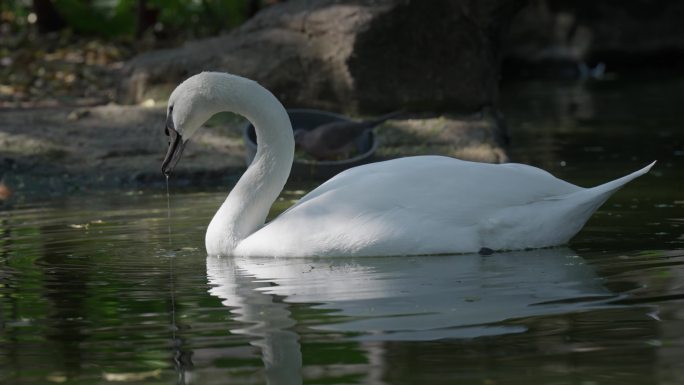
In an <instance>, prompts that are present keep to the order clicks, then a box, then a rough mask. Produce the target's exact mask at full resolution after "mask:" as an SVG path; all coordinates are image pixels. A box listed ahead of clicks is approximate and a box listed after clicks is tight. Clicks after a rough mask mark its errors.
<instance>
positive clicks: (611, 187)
mask: <svg viewBox="0 0 684 385" xmlns="http://www.w3.org/2000/svg"><path fill="white" fill-rule="evenodd" d="M655 164H656V161H653V162H652V163H651V164H649V165H648V166H646V167H644V168H642V169H641V170H637V171H634V172H633V173H631V174H629V175H625V176H623V177H622V178H618V179H615V180H612V181H610V182H607V183H604V184H602V185H599V186H596V187H593V188H590V189H589V191H591V192H593V193H594V194H596V195H604V194H608V195H610V194H612V193H613V192H615V191H616V190H618V189H619V188H620V187H622V186H624V185H625V184H627V183H628V182H630V181H632V180H634V179H636V178H638V177H640V176H642V175H644V174H646V173H647V172H649V171H650V170H651V167H653V165H655Z"/></svg>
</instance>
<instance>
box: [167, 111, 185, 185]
mask: <svg viewBox="0 0 684 385" xmlns="http://www.w3.org/2000/svg"><path fill="white" fill-rule="evenodd" d="M164 132H165V133H166V136H168V137H169V149H168V150H167V151H166V157H164V161H163V162H162V173H163V174H164V175H166V176H169V175H171V172H172V171H173V169H174V168H175V167H176V165H177V164H178V161H179V160H180V158H181V155H182V154H183V148H184V146H185V143H184V142H183V137H182V136H181V135H180V134H179V133H178V131H176V129H175V128H174V127H173V121H172V120H171V119H167V120H166V128H165V129H164Z"/></svg>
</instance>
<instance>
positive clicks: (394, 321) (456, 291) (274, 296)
mask: <svg viewBox="0 0 684 385" xmlns="http://www.w3.org/2000/svg"><path fill="white" fill-rule="evenodd" d="M207 277H208V280H209V283H210V285H211V286H212V287H211V288H210V290H209V292H210V294H211V295H214V296H216V297H218V298H220V299H221V300H222V303H223V305H225V306H227V307H230V308H231V309H232V310H231V312H232V313H233V314H235V319H236V320H237V321H241V322H244V325H245V327H244V328H241V329H238V330H231V332H232V333H237V334H243V335H247V336H253V337H255V338H254V340H253V341H252V345H254V346H257V347H259V348H260V349H261V352H262V359H263V362H264V365H265V374H266V377H267V380H268V383H269V384H299V383H301V382H302V375H301V373H300V371H301V368H302V354H301V346H300V343H299V336H298V335H297V333H296V332H295V331H293V330H294V328H293V327H294V326H295V325H296V324H297V320H296V319H295V318H294V317H293V315H292V313H291V312H290V310H289V304H292V303H310V304H317V305H312V306H313V307H315V308H317V309H327V310H329V311H330V312H329V313H328V314H327V315H324V316H320V317H326V316H329V317H330V322H328V323H325V324H321V325H319V326H314V327H315V328H317V329H322V330H332V331H336V332H349V333H351V337H350V338H355V339H358V340H361V341H371V340H379V341H407V340H414V341H427V340H437V339H446V338H451V339H459V338H476V337H483V336H493V335H502V334H509V333H519V332H524V331H525V328H524V326H521V325H510V324H504V323H502V321H505V320H510V319H515V318H521V317H529V316H540V315H550V314H561V313H567V312H572V311H575V310H580V309H587V308H589V307H592V306H600V305H605V303H606V302H607V301H609V300H611V299H614V298H615V296H614V295H613V294H612V293H610V292H609V291H608V290H607V289H606V288H605V287H603V286H602V284H601V280H600V279H599V277H598V276H597V275H596V273H595V272H594V270H593V269H592V267H591V266H589V265H587V264H586V263H585V261H584V259H582V258H581V257H579V256H577V255H576V254H575V253H574V252H573V251H572V250H570V249H567V248H554V249H541V250H532V251H518V252H510V253H498V254H494V255H491V256H481V255H476V254H467V255H453V256H421V257H377V258H329V257H327V258H297V259H292V258H280V259H278V258H222V257H213V256H209V257H207ZM364 345H368V346H369V347H368V348H369V349H382V348H381V344H364ZM367 353H368V354H367V356H368V357H369V359H370V360H373V357H375V359H379V360H381V356H382V352H381V351H380V352H377V351H373V352H370V351H369V352H367ZM378 357H380V358H378ZM372 366H373V367H380V368H381V367H382V363H381V362H380V363H379V365H372ZM371 375H372V373H370V374H369V376H371Z"/></svg>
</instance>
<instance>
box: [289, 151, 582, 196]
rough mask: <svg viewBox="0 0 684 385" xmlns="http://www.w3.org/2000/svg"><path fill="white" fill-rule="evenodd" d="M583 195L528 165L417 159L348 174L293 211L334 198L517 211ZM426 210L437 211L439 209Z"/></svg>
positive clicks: (572, 187) (330, 182)
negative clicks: (490, 205) (477, 204)
mask: <svg viewBox="0 0 684 385" xmlns="http://www.w3.org/2000/svg"><path fill="white" fill-rule="evenodd" d="M579 190H582V188H581V187H578V186H575V185H573V184H571V183H568V182H566V181H563V180H561V179H558V178H556V177H554V176H553V175H551V174H550V173H548V172H546V171H544V170H542V169H539V168H536V167H532V166H528V165H524V164H518V163H505V164H489V163H478V162H468V161H463V160H459V159H454V158H449V157H444V156H415V157H407V158H400V159H394V160H389V161H385V162H377V163H371V164H367V165H364V166H359V167H354V168H351V169H348V170H346V171H344V172H341V173H340V174H338V175H336V176H335V177H333V178H331V179H330V180H328V181H327V182H325V183H323V184H322V185H320V186H319V187H318V188H316V189H315V190H313V191H311V192H310V193H308V194H306V195H305V196H304V197H302V198H301V199H300V200H299V202H298V203H297V204H296V205H295V206H294V207H292V208H293V209H294V208H296V207H297V206H298V205H300V204H303V203H306V202H308V201H311V200H315V199H317V198H318V197H320V196H322V195H329V194H334V195H336V196H337V195H340V198H343V197H344V196H356V195H363V196H366V195H368V194H372V193H374V192H377V193H380V194H382V196H379V197H376V198H379V199H383V200H384V199H393V200H399V201H404V203H406V202H411V203H417V202H418V201H419V200H420V201H427V200H429V199H430V198H431V197H437V198H441V199H443V200H441V201H439V203H438V204H439V205H444V204H447V202H450V201H459V200H460V201H462V200H466V201H468V200H474V201H478V200H479V201H482V202H483V203H484V202H485V201H489V202H491V201H492V200H494V201H496V202H498V203H499V204H501V205H511V204H521V203H526V202H529V201H530V200H539V199H544V198H548V197H552V196H556V195H564V194H569V193H572V192H576V191H579ZM471 193H474V194H477V196H472V195H470V194H471ZM421 197H422V198H421ZM444 199H446V200H444ZM426 204H427V205H428V206H433V205H434V204H435V203H434V202H426Z"/></svg>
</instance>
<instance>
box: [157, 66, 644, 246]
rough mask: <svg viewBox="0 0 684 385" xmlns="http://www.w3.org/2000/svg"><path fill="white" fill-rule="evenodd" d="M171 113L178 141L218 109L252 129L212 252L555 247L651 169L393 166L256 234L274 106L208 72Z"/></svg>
mask: <svg viewBox="0 0 684 385" xmlns="http://www.w3.org/2000/svg"><path fill="white" fill-rule="evenodd" d="M169 105H170V106H175V108H174V109H173V110H172V111H170V114H171V118H172V119H173V122H174V124H175V127H176V129H177V130H178V132H179V133H180V134H182V135H183V136H184V137H185V140H187V137H189V136H190V135H192V133H194V131H195V130H196V129H197V128H198V127H199V126H200V125H201V124H202V123H203V122H204V121H206V119H208V118H209V117H210V116H211V115H213V114H214V113H216V112H219V111H226V110H228V111H233V112H236V113H239V114H242V115H243V116H245V117H246V118H247V119H249V120H250V121H251V122H252V123H253V124H254V126H255V128H256V133H257V137H258V142H259V148H258V150H257V154H256V157H255V159H254V161H253V162H252V164H251V165H250V167H249V168H248V169H247V171H246V172H245V174H244V175H243V176H242V178H241V179H240V181H239V182H238V183H237V185H236V186H235V188H234V189H233V190H232V191H231V193H230V194H229V195H228V197H227V199H226V201H225V202H224V203H223V205H222V206H221V208H220V209H219V210H218V212H217V213H216V215H215V216H214V218H213V219H212V221H211V223H210V224H209V227H208V229H207V234H206V248H207V252H208V253H209V254H210V255H236V256H278V257H296V256H377V255H416V254H437V253H465V252H474V251H478V250H480V249H481V248H483V247H486V248H490V249H494V250H515V249H524V248H538V247H546V246H553V245H559V244H563V243H566V242H567V241H568V240H569V239H570V238H571V237H572V236H574V235H575V234H576V233H577V232H578V231H579V230H580V229H581V228H582V226H583V225H584V223H585V222H586V221H587V220H588V219H589V217H590V216H591V214H592V213H593V212H594V211H595V210H596V209H597V208H598V207H599V206H600V205H601V204H602V203H603V202H605V200H606V199H608V197H609V196H610V195H611V194H612V193H613V192H615V191H616V190H617V189H619V188H620V187H621V186H623V185H624V184H625V183H627V182H629V181H630V180H632V179H634V178H636V177H638V176H640V175H643V174H644V173H646V172H648V170H649V169H650V168H651V167H652V165H653V164H650V165H648V166H646V167H644V168H643V169H641V170H639V171H636V172H634V173H632V174H630V175H627V176H625V177H623V178H620V179H617V180H614V181H612V182H608V183H606V184H603V185H600V186H597V187H594V188H589V189H585V188H581V187H578V186H575V185H573V184H570V183H568V182H565V181H562V180H560V179H557V178H555V177H554V176H552V175H551V174H549V173H547V172H546V171H543V170H540V169H538V168H534V167H531V166H525V165H521V164H501V165H494V164H483V163H474V162H467V161H462V160H457V159H453V158H447V157H441V156H418V157H408V158H402V159H395V160H390V161H386V162H379V163H374V164H369V165H365V166H360V167H355V168H352V169H349V170H347V171H344V172H342V173H340V174H339V175H337V176H335V177H333V178H332V179H330V180H329V181H327V182H325V183H324V184H322V185H321V186H320V187H318V188H317V189H315V190H313V191H311V192H310V193H309V194H307V195H306V196H304V197H303V198H302V199H301V200H300V201H299V202H298V203H297V204H295V205H294V206H292V207H291V208H290V209H288V210H287V211H285V212H284V213H282V214H281V215H280V216H278V217H277V218H276V219H274V220H273V221H271V222H270V223H268V224H265V225H264V222H265V218H266V215H267V214H268V211H269V209H270V206H271V205H272V203H273V201H274V200H275V199H276V198H277V196H278V194H279V193H280V191H281V190H282V188H283V186H284V184H285V182H286V180H287V177H288V176H289V172H290V168H291V165H292V159H293V155H294V140H293V134H292V127H291V125H290V121H289V119H288V116H287V113H286V111H285V109H284V108H283V106H282V105H281V104H280V103H279V102H278V100H277V99H276V98H275V97H274V96H273V95H272V94H271V93H270V92H268V91H267V90H266V89H264V88H263V87H261V86H259V85H258V84H257V83H255V82H252V81H250V80H247V79H244V78H240V77H237V76H233V75H229V74H221V73H206V72H205V73H201V74H199V75H195V76H193V77H191V78H190V79H188V80H186V81H185V82H184V83H182V84H181V85H179V86H178V87H177V88H176V90H175V91H174V92H173V94H172V95H171V98H170V99H169ZM186 134H187V135H186Z"/></svg>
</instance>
